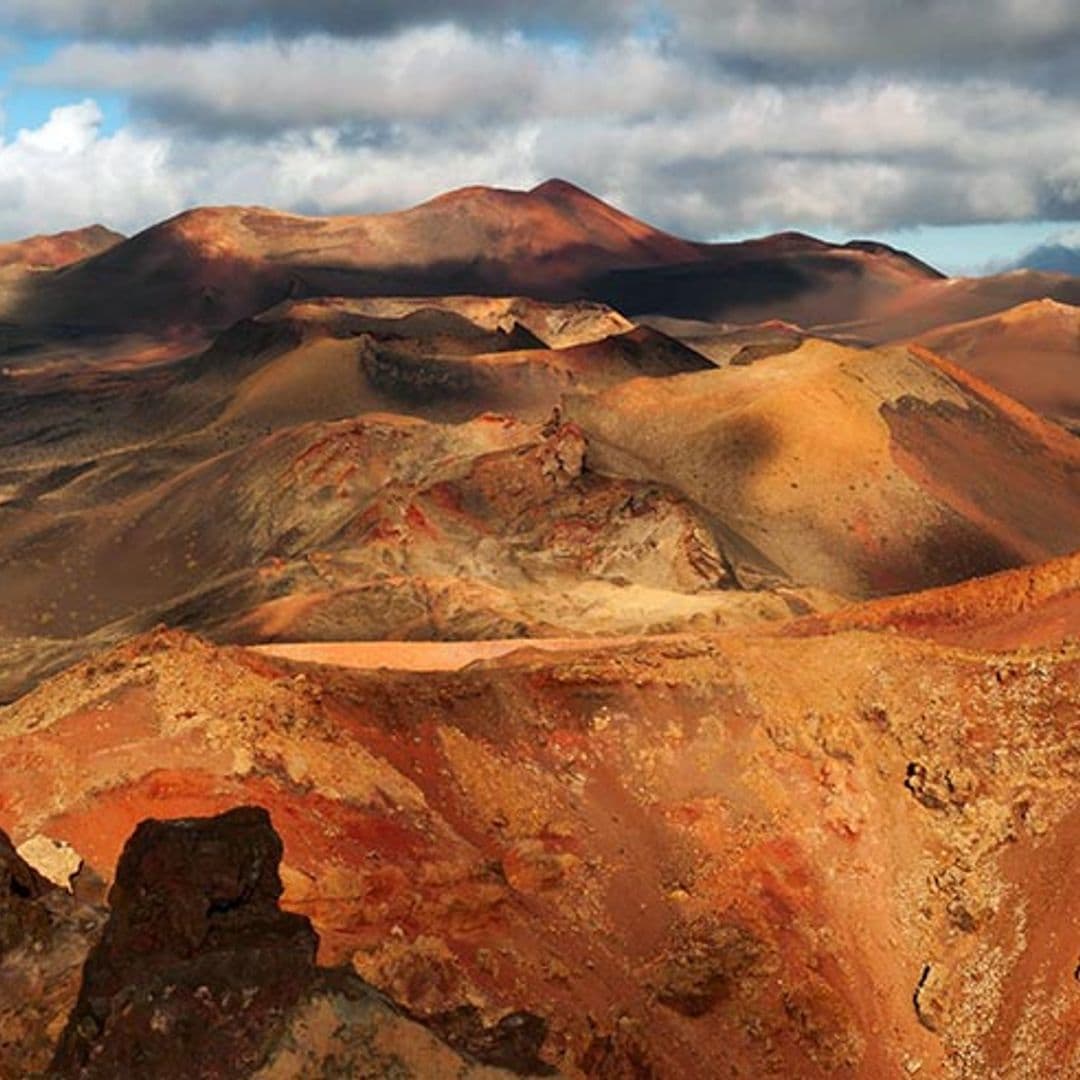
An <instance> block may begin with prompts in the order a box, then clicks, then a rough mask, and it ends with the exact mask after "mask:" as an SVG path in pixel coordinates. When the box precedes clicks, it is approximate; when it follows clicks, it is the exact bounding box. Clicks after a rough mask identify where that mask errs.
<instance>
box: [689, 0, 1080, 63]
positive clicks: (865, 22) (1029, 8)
mask: <svg viewBox="0 0 1080 1080" xmlns="http://www.w3.org/2000/svg"><path fill="white" fill-rule="evenodd" d="M668 8H669V10H670V11H671V14H672V17H673V19H674V21H675V24H676V26H677V28H678V32H679V33H680V34H681V35H682V36H683V37H684V38H685V39H686V40H689V41H693V42H695V43H696V44H697V45H698V46H700V47H702V48H705V49H709V50H711V51H713V52H714V53H716V54H718V55H721V56H725V57H734V58H739V59H741V60H743V61H747V62H755V63H758V64H774V65H784V64H786V65H790V66H792V67H793V68H794V69H795V70H796V72H802V73H805V71H806V70H807V69H813V68H819V69H820V68H826V67H827V66H828V65H837V64H839V65H843V66H844V67H852V66H854V67H859V68H872V69H875V70H879V71H881V70H890V71H895V70H897V69H905V68H906V69H911V68H915V69H923V70H925V69H934V70H937V71H938V72H939V73H941V74H945V73H947V72H948V71H950V70H955V68H956V67H957V66H959V67H962V68H965V69H968V68H974V69H977V70H981V71H986V70H989V69H991V68H994V69H995V70H1000V67H1001V65H1003V64H1008V63H1010V62H1015V61H1017V60H1031V61H1035V62H1038V63H1045V62H1047V61H1048V60H1052V59H1053V58H1054V57H1056V56H1060V55H1064V54H1068V53H1072V54H1075V52H1076V50H1077V48H1078V47H1080V5H1077V4H1076V2H1075V0H719V2H716V0H668ZM1074 58H1075V56H1074Z"/></svg>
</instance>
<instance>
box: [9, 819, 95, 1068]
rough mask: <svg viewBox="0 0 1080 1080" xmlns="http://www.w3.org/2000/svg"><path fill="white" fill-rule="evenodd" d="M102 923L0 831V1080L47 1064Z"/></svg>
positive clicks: (70, 1008) (88, 907)
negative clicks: (28, 860) (39, 869)
mask: <svg viewBox="0 0 1080 1080" xmlns="http://www.w3.org/2000/svg"><path fill="white" fill-rule="evenodd" d="M103 922H104V914H103V913H102V911H101V909H100V907H98V906H95V905H93V904H90V903H87V902H85V901H84V900H82V899H77V898H76V897H74V896H72V895H71V894H69V893H68V892H66V891H65V890H63V889H60V888H58V887H56V886H55V885H53V884H51V883H50V882H49V881H47V880H46V879H45V878H44V877H42V876H41V875H40V874H39V873H37V871H36V870H34V869H33V867H31V866H30V865H29V864H28V863H27V862H26V861H25V860H24V859H22V858H21V857H20V856H19V855H18V854H17V852H16V850H15V847H14V845H12V843H11V841H10V840H9V838H8V836H7V835H6V834H5V833H3V832H0V1080H25V1078H26V1077H30V1076H36V1075H40V1074H42V1073H43V1072H44V1070H45V1069H46V1067H47V1066H48V1065H49V1062H50V1059H51V1058H52V1055H53V1050H54V1048H55V1046H56V1041H57V1038H58V1036H59V1034H60V1032H61V1031H62V1030H63V1027H64V1023H65V1020H66V1018H67V1017H68V1015H69V1014H70V1013H71V1010H72V1007H73V1006H74V1004H75V1001H76V998H77V996H78V993H79V984H80V977H81V972H82V965H83V962H84V961H85V959H86V956H87V953H88V952H89V950H90V949H91V947H92V946H93V944H94V942H95V941H96V940H97V938H98V936H99V934H100V933H101V927H102V924H103Z"/></svg>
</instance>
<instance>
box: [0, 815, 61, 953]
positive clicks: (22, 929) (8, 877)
mask: <svg viewBox="0 0 1080 1080" xmlns="http://www.w3.org/2000/svg"><path fill="white" fill-rule="evenodd" d="M52 888H53V886H52V885H51V884H50V883H49V882H48V881H46V880H45V879H44V878H43V877H42V876H41V875H40V874H38V873H37V872H36V871H35V870H34V869H33V868H32V867H30V866H28V865H27V864H26V862H24V861H23V860H22V859H21V858H20V857H19V854H18V852H16V850H15V846H14V845H13V844H12V842H11V840H10V839H9V838H8V836H7V835H6V834H5V833H3V832H0V957H2V956H3V955H4V954H5V953H7V952H8V951H9V950H10V949H13V948H15V946H17V945H21V944H22V943H23V942H24V941H26V940H27V939H28V938H30V939H33V938H36V937H40V935H41V934H42V932H43V931H44V929H45V927H46V926H47V925H48V916H47V915H46V913H45V911H44V909H43V908H42V907H41V905H40V904H38V903H37V902H36V901H38V900H40V899H41V898H42V897H43V896H44V895H45V894H46V893H47V892H49V890H50V889H52Z"/></svg>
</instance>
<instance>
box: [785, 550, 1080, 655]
mask: <svg viewBox="0 0 1080 1080" xmlns="http://www.w3.org/2000/svg"><path fill="white" fill-rule="evenodd" d="M855 629H865V630H884V629H895V630H898V631H900V632H901V633H903V634H907V635H910V636H912V637H921V638H929V639H931V640H933V641H939V642H944V643H948V644H956V645H964V646H968V647H973V648H981V649H1019V648H1024V647H1028V648H1039V647H1049V646H1051V645H1058V644H1061V643H1063V642H1066V641H1074V642H1075V641H1078V640H1080V552H1077V553H1075V554H1072V555H1066V556H1064V557H1063V558H1060V559H1054V560H1052V561H1051V562H1048V563H1041V564H1039V565H1038V566H1026V567H1023V568H1022V569H1020V570H1006V571H1003V572H1002V573H1000V574H992V575H991V576H989V577H985V578H977V579H975V580H973V581H964V582H961V583H960V584H958V585H950V586H948V587H946V588H942V589H931V590H928V591H927V592H921V593H914V594H912V595H910V596H902V597H888V598H886V599H883V600H875V601H871V602H870V603H865V604H858V605H854V606H852V607H844V608H841V609H840V610H839V611H836V612H834V613H832V614H829V615H826V616H810V617H808V618H806V619H801V620H799V621H798V622H795V623H793V624H792V625H791V627H790V630H789V632H790V633H792V634H797V635H812V634H820V633H826V632H840V631H844V630H855Z"/></svg>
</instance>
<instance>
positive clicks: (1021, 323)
mask: <svg viewBox="0 0 1080 1080" xmlns="http://www.w3.org/2000/svg"><path fill="white" fill-rule="evenodd" d="M1078 299H1080V297H1078ZM919 341H920V342H921V343H922V344H923V345H926V346H927V347H928V348H930V349H933V350H934V351H935V352H937V353H939V354H940V355H942V356H944V357H947V358H948V359H949V360H951V361H953V363H955V364H958V365H959V366H960V367H962V368H964V369H965V370H967V371H970V372H971V373H972V374H973V375H977V376H978V377H979V378H980V379H984V380H985V381H986V382H988V383H991V384H992V385H993V386H996V387H997V388H998V389H999V390H1003V391H1004V392H1005V393H1006V394H1008V395H1009V396H1010V397H1013V398H1015V399H1016V400H1017V401H1021V402H1023V403H1024V404H1025V405H1027V406H1028V407H1029V408H1031V409H1034V410H1036V411H1037V412H1040V413H1042V414H1043V415H1044V416H1047V417H1049V418H1050V419H1052V420H1057V421H1059V422H1060V423H1062V424H1064V425H1065V426H1066V427H1070V428H1074V429H1076V428H1080V307H1077V306H1073V305H1070V304H1062V303H1059V302H1057V301H1055V300H1049V299H1044V300H1034V301H1031V302H1029V303H1027V304H1021V305H1020V306H1019V307H1015V308H1011V309H1009V310H1008V311H1004V312H1001V313H1000V314H997V315H989V316H987V317H985V318H982V319H975V320H973V321H971V322H964V323H958V324H956V325H952V326H943V327H940V328H939V329H937V330H933V331H930V332H929V333H927V334H923V335H922V336H921V337H920V338H919Z"/></svg>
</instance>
